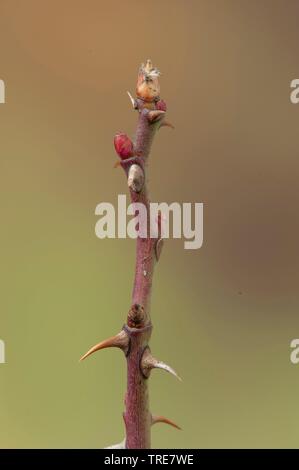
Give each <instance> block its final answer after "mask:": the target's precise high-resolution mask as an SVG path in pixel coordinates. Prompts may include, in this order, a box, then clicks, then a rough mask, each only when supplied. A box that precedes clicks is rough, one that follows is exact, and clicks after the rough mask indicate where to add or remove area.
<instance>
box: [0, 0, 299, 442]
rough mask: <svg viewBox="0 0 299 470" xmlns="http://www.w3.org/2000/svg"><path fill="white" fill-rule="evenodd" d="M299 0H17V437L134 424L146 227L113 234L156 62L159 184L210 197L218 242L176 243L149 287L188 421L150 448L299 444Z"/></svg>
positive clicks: (100, 438)
mask: <svg viewBox="0 0 299 470" xmlns="http://www.w3.org/2000/svg"><path fill="white" fill-rule="evenodd" d="M298 14H299V3H298V1H292V0H288V1H282V0H280V1H276V0H271V1H270V0H267V1H263V0H261V1H244V0H239V1H237V0H234V1H233V0H225V1H224V0H218V1H215V0H214V1H210V0H209V1H208V0H205V1H199V0H198V1H195V0H188V1H183V0H172V1H168V0H164V1H157V0H151V1H150V2H146V1H144V0H129V1H125V2H122V1H115V0H110V1H100V0H98V1H96V0H84V1H83V0H80V1H78V0H72V1H71V0H59V1H58V0H53V1H52V0H51V1H49V0H47V1H46V0H45V1H42V2H41V1H38V0H24V1H17V0H0V78H1V79H3V80H4V81H5V84H6V104H4V105H0V129H1V138H0V156H1V160H0V191H1V198H0V204H1V232H0V233H1V295H0V312H1V316H0V338H1V339H3V340H4V341H5V344H6V356H7V363H6V364H4V365H0V447H22V448H27V447H74V448H75V447H83V448H84V447H85V448H91V447H104V446H107V445H111V444H114V443H116V442H118V441H120V440H122V438H123V436H124V428H123V420H122V415H121V413H122V411H123V396H124V391H125V380H126V377H125V360H124V358H123V356H122V354H121V353H120V352H119V351H118V350H105V351H103V352H101V353H98V354H97V355H95V356H94V357H91V358H89V359H88V360H87V361H86V362H84V363H80V364H79V363H78V359H79V357H80V356H81V355H82V354H83V353H84V352H85V351H86V350H87V349H88V348H89V347H90V346H92V345H93V344H95V343H96V342H98V341H100V340H102V339H104V338H106V337H108V336H111V335H112V334H115V333H116V332H118V331H119V329H120V328H121V326H122V324H123V322H124V321H125V318H126V314H127V311H128V308H129V305H130V296H131V289H132V282H133V273H134V257H135V242H134V241H133V240H130V239H127V240H99V239H97V238H96V236H95V233H94V227H95V223H96V220H97V217H96V216H95V215H94V210H95V207H96V205H97V204H98V203H100V202H103V201H105V202H116V200H117V195H118V194H123V193H126V191H127V189H126V182H125V178H124V175H123V172H122V171H121V170H120V169H114V168H113V164H114V162H115V161H116V156H115V152H114V149H113V136H114V133H115V132H116V131H118V130H123V131H125V132H127V133H129V134H133V132H134V128H135V124H136V114H135V113H134V112H133V111H132V109H131V108H130V104H129V100H128V98H127V96H126V90H130V91H131V92H132V93H134V89H135V82H136V75H137V70H138V66H139V64H140V62H142V61H144V60H145V59H147V58H148V57H150V58H151V59H152V60H153V62H154V64H155V65H157V66H158V67H159V68H160V69H161V71H162V77H161V96H162V97H163V98H164V99H165V100H166V101H167V103H168V119H169V120H170V121H171V122H172V123H173V124H174V125H175V131H172V130H170V129H163V130H161V131H160V132H159V134H158V135H157V137H156V139H155V142H154V145H153V151H152V155H151V168H150V185H151V194H152V199H153V200H155V201H166V202H172V201H178V202H189V201H190V202H195V201H197V202H203V203H204V244H203V247H202V248H201V249H200V250H197V251H192V250H191V251H188V250H184V248H183V241H182V240H169V241H167V243H166V244H165V247H164V251H163V254H162V257H161V262H160V263H159V265H158V266H157V270H156V273H155V279H154V289H153V299H152V319H153V323H154V331H153V336H152V342H151V345H152V350H153V352H154V353H155V355H156V356H157V357H158V358H160V359H162V360H164V361H166V362H168V363H169V364H170V365H172V366H173V367H174V368H175V369H176V370H177V371H178V373H179V374H180V375H181V376H182V377H183V382H182V383H180V382H177V381H176V380H175V379H174V378H173V377H171V376H170V375H168V374H164V373H163V372H160V371H155V372H154V373H153V375H152V378H151V381H150V394H151V408H152V411H153V412H154V413H155V414H163V415H165V416H167V417H169V418H171V419H173V420H175V421H176V422H177V423H178V424H179V425H181V426H182V428H183V431H181V432H180V431H176V430H175V429H172V428H169V427H167V426H165V425H157V426H155V427H154V428H153V433H152V443H153V447H162V448H163V447H166V448H167V447H168V448H174V447H177V448H196V447H209V448H213V447H292V446H294V447H297V446H298V437H299V436H298V420H299V410H298V405H297V404H298V388H299V365H298V366H295V365H292V364H291V362H290V359H289V356H290V341H291V340H292V339H293V338H296V337H298V335H299V318H298V303H299V296H298V267H299V257H298V235H299V234H298V196H299V190H298V176H299V175H298V173H299V163H298V117H299V105H298V106H296V105H293V104H291V102H290V98H289V95H290V91H291V90H290V82H291V80H292V79H294V78H298V77H299V64H298V40H299V30H298Z"/></svg>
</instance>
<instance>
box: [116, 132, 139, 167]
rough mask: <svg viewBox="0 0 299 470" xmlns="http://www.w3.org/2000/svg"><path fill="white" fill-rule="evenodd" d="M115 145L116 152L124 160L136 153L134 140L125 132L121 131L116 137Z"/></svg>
mask: <svg viewBox="0 0 299 470" xmlns="http://www.w3.org/2000/svg"><path fill="white" fill-rule="evenodd" d="M114 147H115V150H116V153H117V154H118V156H119V157H120V158H121V159H122V160H126V159H127V158H130V157H132V156H133V154H134V152H133V142H132V141H131V139H130V138H129V137H128V136H127V134H124V133H123V132H119V133H118V134H116V136H115V137H114Z"/></svg>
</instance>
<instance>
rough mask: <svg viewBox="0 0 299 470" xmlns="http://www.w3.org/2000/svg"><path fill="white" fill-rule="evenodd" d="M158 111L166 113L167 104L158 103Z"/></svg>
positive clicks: (162, 101) (163, 102) (161, 101)
mask: <svg viewBox="0 0 299 470" xmlns="http://www.w3.org/2000/svg"><path fill="white" fill-rule="evenodd" d="M156 109H158V110H159V111H165V112H166V110H167V106H166V103H165V101H164V100H160V101H158V103H156Z"/></svg>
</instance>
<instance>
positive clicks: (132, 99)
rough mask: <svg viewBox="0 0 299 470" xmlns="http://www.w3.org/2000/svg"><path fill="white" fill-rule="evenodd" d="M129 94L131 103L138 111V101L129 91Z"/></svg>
mask: <svg viewBox="0 0 299 470" xmlns="http://www.w3.org/2000/svg"><path fill="white" fill-rule="evenodd" d="M127 94H128V97H129V98H130V101H131V103H132V106H133V109H137V103H136V100H135V99H134V98H133V96H132V95H131V93H130V92H129V91H127Z"/></svg>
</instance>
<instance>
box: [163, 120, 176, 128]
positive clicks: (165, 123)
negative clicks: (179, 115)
mask: <svg viewBox="0 0 299 470" xmlns="http://www.w3.org/2000/svg"><path fill="white" fill-rule="evenodd" d="M160 127H171V129H174V125H173V124H171V123H170V122H169V121H164V120H163V121H162V122H161V124H160Z"/></svg>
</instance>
